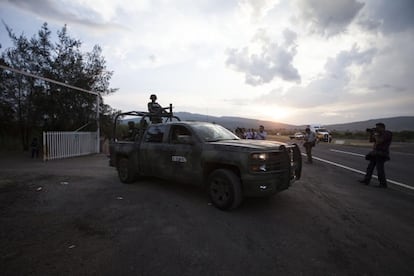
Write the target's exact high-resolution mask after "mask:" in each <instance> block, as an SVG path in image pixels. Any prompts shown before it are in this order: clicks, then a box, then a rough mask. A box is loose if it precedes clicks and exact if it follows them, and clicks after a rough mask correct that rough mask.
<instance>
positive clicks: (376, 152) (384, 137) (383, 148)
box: [359, 123, 392, 188]
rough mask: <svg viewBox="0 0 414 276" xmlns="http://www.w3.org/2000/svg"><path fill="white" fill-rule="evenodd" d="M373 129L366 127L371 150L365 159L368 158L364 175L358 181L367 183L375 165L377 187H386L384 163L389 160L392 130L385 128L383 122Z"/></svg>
mask: <svg viewBox="0 0 414 276" xmlns="http://www.w3.org/2000/svg"><path fill="white" fill-rule="evenodd" d="M375 126H376V127H375V128H373V129H367V132H369V134H370V137H369V141H370V142H373V143H374V147H373V150H372V151H371V152H369V153H368V154H367V155H366V156H365V159H366V160H369V164H368V167H367V171H366V174H365V177H364V178H363V179H361V180H359V182H361V183H363V184H365V185H369V182H370V181H371V177H372V173H373V172H374V168H375V166H376V167H377V172H378V180H379V183H380V185H379V186H377V187H379V188H387V179H386V178H385V170H384V163H385V162H386V161H388V160H390V145H391V141H392V132H391V131H388V130H385V125H384V124H383V123H377V124H376V125H375Z"/></svg>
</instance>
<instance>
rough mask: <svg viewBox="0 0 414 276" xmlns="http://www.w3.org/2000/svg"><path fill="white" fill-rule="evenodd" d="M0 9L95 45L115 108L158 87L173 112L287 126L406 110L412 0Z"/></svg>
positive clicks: (159, 0) (14, 1)
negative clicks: (99, 50)
mask: <svg viewBox="0 0 414 276" xmlns="http://www.w3.org/2000/svg"><path fill="white" fill-rule="evenodd" d="M0 19H1V20H2V21H3V22H4V23H5V24H7V25H8V26H9V27H10V28H12V29H13V31H14V32H15V33H16V34H18V35H20V34H25V35H26V36H27V37H29V38H30V37H32V36H33V35H35V34H36V33H37V31H38V30H40V27H41V25H42V24H43V23H44V22H47V23H48V26H49V28H50V29H51V30H52V32H53V33H54V34H56V31H57V30H60V29H61V28H62V27H63V26H64V25H65V24H66V25H67V28H68V34H69V36H71V37H72V38H76V39H79V40H81V41H82V50H83V51H84V52H90V51H92V49H93V46H94V45H99V46H101V47H102V50H103V52H102V55H103V56H104V58H105V60H106V62H107V69H108V70H110V71H113V72H114V74H113V77H112V79H111V82H110V83H111V84H110V86H111V88H118V91H117V92H116V93H114V94H112V95H109V96H105V97H104V101H105V103H106V104H109V105H110V106H112V107H113V108H115V109H118V110H122V111H130V110H138V111H146V108H147V103H148V102H149V96H150V94H156V95H157V96H158V102H159V103H160V104H161V105H162V106H168V105H169V104H170V103H172V104H173V106H174V111H177V112H178V111H179V112H191V113H199V114H204V115H209V116H238V117H245V118H252V119H260V120H270V121H275V122H281V123H288V124H294V125H302V124H336V123H346V122H355V121H361V120H368V119H377V118H388V117H396V116H414V72H413V71H414V70H413V69H414V66H413V64H414V46H413V45H414V1H412V0H393V1H389V0H335V1H332V0H36V1H32V0H0ZM4 23H3V24H1V25H0V44H1V45H2V49H1V50H4V49H5V48H7V47H10V44H8V43H10V39H9V38H8V36H7V32H6V29H5V27H4Z"/></svg>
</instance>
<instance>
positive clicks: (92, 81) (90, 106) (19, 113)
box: [0, 23, 117, 150]
mask: <svg viewBox="0 0 414 276" xmlns="http://www.w3.org/2000/svg"><path fill="white" fill-rule="evenodd" d="M3 25H4V26H3V27H4V28H5V29H6V31H7V33H8V36H9V38H10V41H11V44H12V46H10V47H8V48H5V49H2V45H0V64H1V65H3V66H6V67H9V68H13V69H16V70H20V71H23V72H26V73H29V74H32V75H36V76H41V77H44V78H48V79H52V80H55V81H59V82H62V83H65V84H67V85H71V86H75V87H78V88H82V89H84V90H88V91H93V92H98V93H99V95H100V96H99V97H100V101H99V106H97V104H98V102H97V98H96V96H95V95H93V94H88V93H85V92H80V91H77V90H75V89H71V88H67V87H64V86H61V85H58V84H54V83H51V82H48V81H45V80H41V79H37V78H33V77H29V76H25V75H22V74H18V73H16V72H11V71H9V70H5V69H4V68H0V80H1V81H0V92H1V93H0V146H1V148H2V149H24V150H27V149H28V147H29V144H30V141H31V139H32V138H34V137H37V138H40V137H41V133H42V132H43V131H47V130H53V131H75V130H78V129H80V128H81V130H82V131H95V130H96V129H97V107H98V108H99V121H100V128H101V133H102V134H103V135H109V133H110V129H111V122H112V121H113V117H114V116H115V114H116V113H117V111H116V110H114V109H112V108H111V107H110V106H109V105H106V104H105V103H104V102H103V99H102V96H103V95H108V94H111V93H114V92H116V90H117V89H114V88H111V87H110V84H109V82H110V79H111V77H112V74H113V72H112V71H109V70H108V69H107V67H106V61H105V58H104V57H103V56H102V51H101V48H100V46H98V45H95V46H94V47H93V49H92V51H90V52H82V51H81V46H82V43H81V41H80V40H76V39H73V38H71V37H70V36H69V35H68V33H67V28H66V25H65V26H63V27H62V29H61V30H59V31H58V32H57V36H56V41H55V40H53V38H54V36H52V32H51V31H50V29H49V28H48V25H47V23H44V24H43V25H42V26H41V28H40V30H39V31H38V33H37V34H36V35H33V36H32V37H31V38H27V37H26V36H25V34H20V35H16V34H15V33H14V32H13V30H12V29H11V28H10V27H9V26H7V25H6V24H5V23H3Z"/></svg>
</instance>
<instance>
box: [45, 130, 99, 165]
mask: <svg viewBox="0 0 414 276" xmlns="http://www.w3.org/2000/svg"><path fill="white" fill-rule="evenodd" d="M96 136H97V133H96V132H63V131H48V132H43V160H44V161H47V160H52V159H60V158H67V157H74V156H81V155H88V154H93V153H98V151H99V146H98V145H97V143H98V142H97V141H98V140H97V137H96Z"/></svg>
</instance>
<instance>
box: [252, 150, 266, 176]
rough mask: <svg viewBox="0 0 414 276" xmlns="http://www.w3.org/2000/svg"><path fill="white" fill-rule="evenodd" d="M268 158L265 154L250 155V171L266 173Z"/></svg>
mask: <svg viewBox="0 0 414 276" xmlns="http://www.w3.org/2000/svg"><path fill="white" fill-rule="evenodd" d="M268 158H269V156H268V154H267V153H252V155H251V166H250V169H251V170H252V171H253V172H266V171H267V166H266V160H267V159H268Z"/></svg>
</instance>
